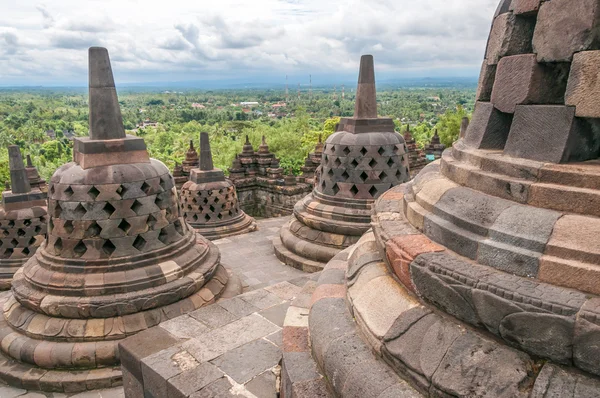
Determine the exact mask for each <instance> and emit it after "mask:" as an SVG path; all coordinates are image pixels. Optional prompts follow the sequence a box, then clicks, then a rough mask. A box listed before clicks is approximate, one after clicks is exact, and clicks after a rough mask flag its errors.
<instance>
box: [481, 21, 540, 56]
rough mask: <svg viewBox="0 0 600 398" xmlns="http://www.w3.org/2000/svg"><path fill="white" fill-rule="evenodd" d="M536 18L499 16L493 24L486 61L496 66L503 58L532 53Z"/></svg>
mask: <svg viewBox="0 0 600 398" xmlns="http://www.w3.org/2000/svg"><path fill="white" fill-rule="evenodd" d="M534 27H535V18H524V17H520V16H517V15H515V14H513V13H511V12H507V13H504V14H501V15H499V16H497V17H496V18H495V19H494V22H493V24H492V30H491V32H490V37H489V41H488V46H487V51H486V55H485V59H486V61H487V63H488V65H496V64H498V61H500V59H501V58H502V57H506V56H510V55H517V54H526V53H530V52H531V39H532V37H533V30H534Z"/></svg>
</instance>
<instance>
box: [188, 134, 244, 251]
mask: <svg viewBox="0 0 600 398" xmlns="http://www.w3.org/2000/svg"><path fill="white" fill-rule="evenodd" d="M181 206H182V208H183V212H184V213H183V216H184V218H185V220H186V221H187V222H188V223H190V225H191V226H192V227H194V228H195V229H196V231H198V232H199V233H201V234H202V236H204V237H206V238H207V239H211V240H214V239H220V238H224V237H227V236H232V235H239V234H244V233H247V232H252V231H254V230H256V222H255V221H254V219H253V218H252V217H250V216H248V215H247V214H246V213H244V211H243V210H241V209H240V205H239V203H238V197H237V192H236V189H235V186H234V185H233V183H232V182H231V180H229V179H228V178H225V174H223V171H222V170H220V169H216V168H215V167H214V166H213V160H212V153H211V150H210V141H209V138H208V133H200V168H193V169H191V170H190V180H189V181H187V182H186V183H185V184H183V186H182V188H181Z"/></svg>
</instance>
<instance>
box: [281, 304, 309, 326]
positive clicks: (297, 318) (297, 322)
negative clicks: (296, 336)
mask: <svg viewBox="0 0 600 398" xmlns="http://www.w3.org/2000/svg"><path fill="white" fill-rule="evenodd" d="M283 326H296V327H304V328H307V327H308V309H307V308H300V307H290V308H288V312H287V315H286V317H285V321H284V323H283Z"/></svg>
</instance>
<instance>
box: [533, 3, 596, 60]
mask: <svg viewBox="0 0 600 398" xmlns="http://www.w3.org/2000/svg"><path fill="white" fill-rule="evenodd" d="M599 15H600V3H598V1H597V0H579V1H571V0H552V1H545V2H543V3H542V5H541V7H540V10H539V12H538V16H537V24H536V26H535V33H534V35H533V52H535V53H536V54H537V59H538V61H540V62H566V61H571V59H572V58H573V54H574V53H576V52H579V51H585V50H595V49H598V45H599V44H600V29H599V27H600V18H599Z"/></svg>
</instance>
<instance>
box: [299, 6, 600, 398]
mask: <svg viewBox="0 0 600 398" xmlns="http://www.w3.org/2000/svg"><path fill="white" fill-rule="evenodd" d="M599 15H600V1H599V0H590V1H587V0H585V1H569V0H550V1H542V2H540V1H521V0H512V1H511V0H502V1H501V2H500V6H499V7H498V11H497V14H496V16H495V17H494V20H493V24H492V29H491V33H490V38H489V42H488V47H487V53H486V58H485V60H484V63H483V68H482V72H481V79H480V82H479V88H478V94H477V95H478V102H477V103H476V106H475V112H474V114H473V118H472V120H471V121H470V123H469V124H468V127H467V122H466V121H465V122H464V124H463V126H464V128H465V127H466V131H465V133H464V137H463V138H461V139H459V140H458V141H457V142H456V143H455V144H454V145H453V146H452V148H448V149H446V150H445V151H444V152H443V154H442V157H441V160H438V161H436V162H433V163H431V164H429V165H427V166H426V167H425V168H424V169H423V170H422V171H421V172H420V173H419V174H418V175H417V176H416V177H415V178H414V179H413V180H412V181H411V182H409V183H407V184H403V185H400V186H398V187H395V188H392V189H391V190H390V191H388V192H386V193H385V194H383V195H382V196H381V197H380V198H379V199H378V201H377V202H376V203H375V205H374V213H373V219H372V224H371V225H372V227H373V232H369V233H367V234H366V235H365V236H364V237H363V238H362V239H361V242H359V243H358V244H357V246H355V247H354V248H353V249H352V250H353V251H352V252H350V251H349V252H350V253H352V254H350V255H348V253H344V254H343V255H346V257H345V258H343V257H342V256H343V255H341V256H340V257H339V258H338V259H339V260H340V261H341V264H340V262H335V267H336V268H342V267H344V265H343V263H344V262H345V263H347V265H346V267H347V272H346V279H344V278H342V279H341V281H343V282H342V283H343V284H344V285H345V286H347V290H345V292H347V295H346V294H344V295H343V296H344V297H346V298H347V302H346V303H345V304H348V303H349V306H350V310H349V311H348V314H351V315H348V317H346V318H345V319H346V320H348V322H350V323H356V324H357V325H358V328H359V329H360V335H361V336H366V338H365V342H366V346H367V347H361V348H360V353H359V354H357V355H363V354H362V353H363V352H372V353H375V355H378V356H379V357H380V359H382V360H383V361H384V362H383V363H386V364H387V365H388V366H389V369H388V370H391V371H394V372H395V373H396V374H397V375H398V376H400V378H402V379H404V380H406V382H408V383H410V384H412V386H413V387H414V388H415V389H417V390H418V391H419V392H421V393H422V394H424V395H425V396H435V397H440V396H444V397H445V396H457V397H483V396H485V397H509V396H510V397H523V398H527V397H578V398H584V397H585V398H592V397H598V396H600V360H599V358H600V239H599V236H600V159H599V157H600V129H599V128H598V127H599V126H600V106H598V104H599V102H598V98H599V96H598V95H599V94H600V91H599V88H600V85H599V83H598V82H599V81H600V80H599V79H598V77H599V76H600V50H599V49H600V47H599V44H600V41H599V37H600V36H599V35H598V32H600V18H599V17H598V16H599ZM433 145H434V146H436V145H438V143H437V142H434V143H433ZM330 264H334V263H333V262H332V263H330ZM323 275H325V273H324V274H323ZM328 283H331V282H328ZM342 289H343V287H342ZM328 291H335V292H337V291H338V290H335V289H333V288H329V289H328ZM334 301H335V300H332V299H330V300H329V302H327V303H326V302H325V301H321V302H320V303H316V304H313V307H312V309H311V313H310V318H311V330H310V335H311V338H312V344H313V346H312V349H313V352H316V353H319V355H320V356H319V357H318V358H319V361H320V363H319V365H320V368H321V369H336V368H337V367H338V366H341V365H342V360H339V358H348V357H351V356H352V355H351V354H350V353H348V352H345V353H344V355H340V354H339V353H335V354H332V355H330V351H327V350H328V348H327V346H324V344H322V342H330V341H331V339H330V338H329V337H324V336H334V335H337V334H336V331H335V330H334V328H333V327H331V328H328V327H322V326H323V325H325V323H323V322H322V321H320V320H322V319H325V318H323V316H327V317H330V315H331V314H337V313H340V312H339V311H340V310H339V309H340V307H341V308H342V310H341V311H345V310H346V309H345V305H344V304H341V305H340V306H338V307H335V306H336V305H337V304H333V302H334ZM342 301H344V300H342ZM319 308H320V310H319ZM319 311H320V314H319V313H318V312H319ZM313 320H315V321H314V322H313ZM328 320H329V322H330V323H331V324H332V325H336V327H337V325H344V326H343V329H344V332H345V333H347V334H346V335H349V332H347V330H348V329H349V327H348V326H347V324H346V323H344V321H342V320H340V319H339V318H336V319H329V318H328ZM313 325H314V326H315V327H314V328H313ZM348 341H349V340H348ZM353 344H354V343H353ZM334 345H336V344H335V343H333V342H332V343H331V344H330V345H329V347H333V346H334ZM347 345H349V344H347ZM357 346H358V345H357ZM336 347H340V345H339V344H338V345H336ZM336 350H337V348H336ZM361 358H362V356H361ZM379 363H382V362H379ZM386 372H387V370H384V369H382V370H380V371H379V372H378V374H385V373H386ZM326 373H327V374H326V375H325V376H327V378H328V379H330V380H336V386H334V390H337V386H345V387H344V388H345V390H344V391H347V390H349V388H348V383H350V382H349V381H346V382H344V380H343V379H342V380H340V379H338V378H337V377H338V376H337V374H335V373H334V372H326ZM358 374H359V373H357V372H355V375H358ZM394 376H395V375H394ZM369 377H370V375H369V374H367V373H365V374H364V375H362V377H360V376H359V377H358V379H356V378H354V379H353V380H352V383H353V385H360V386H361V387H362V386H365V387H362V388H364V390H367V388H368V387H366V386H369V385H373V384H374V383H372V382H371V381H370V380H369ZM349 379H350V378H348V380H349ZM390 380H391V379H390ZM377 382H378V383H381V381H380V379H377ZM344 383H345V384H344ZM336 392H340V391H339V390H337V391H336ZM340 395H343V394H340Z"/></svg>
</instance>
